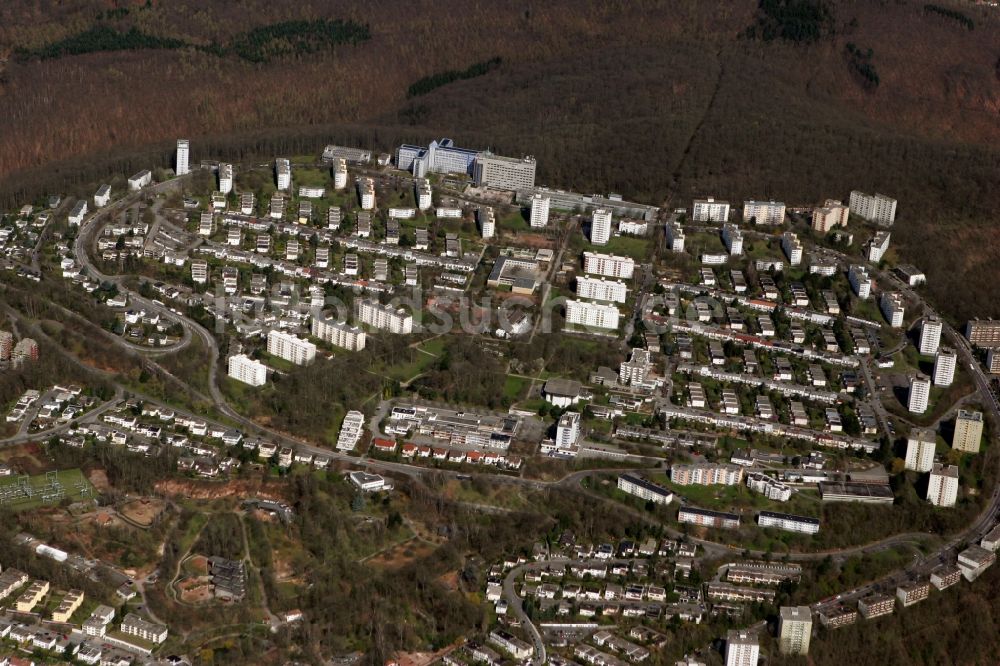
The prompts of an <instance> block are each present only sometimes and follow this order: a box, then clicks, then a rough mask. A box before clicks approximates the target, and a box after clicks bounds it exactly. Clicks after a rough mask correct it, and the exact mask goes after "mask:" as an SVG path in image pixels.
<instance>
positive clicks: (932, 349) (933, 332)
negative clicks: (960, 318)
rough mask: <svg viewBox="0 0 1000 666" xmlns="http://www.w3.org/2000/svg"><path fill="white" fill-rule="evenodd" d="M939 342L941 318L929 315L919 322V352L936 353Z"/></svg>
mask: <svg viewBox="0 0 1000 666" xmlns="http://www.w3.org/2000/svg"><path fill="white" fill-rule="evenodd" d="M940 344H941V320H940V319H938V318H937V317H936V316H934V315H931V316H929V317H924V319H923V320H922V321H921V323H920V353H921V354H926V355H928V356H930V355H933V354H936V353H937V350H938V345H940Z"/></svg>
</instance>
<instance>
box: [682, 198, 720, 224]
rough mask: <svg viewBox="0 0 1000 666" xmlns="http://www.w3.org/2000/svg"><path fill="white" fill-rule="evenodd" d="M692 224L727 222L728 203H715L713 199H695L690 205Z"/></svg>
mask: <svg viewBox="0 0 1000 666" xmlns="http://www.w3.org/2000/svg"><path fill="white" fill-rule="evenodd" d="M691 221H692V222H728V221H729V202H728V201H716V200H715V198H714V197H707V198H705V199H695V200H694V203H693V204H692V205H691Z"/></svg>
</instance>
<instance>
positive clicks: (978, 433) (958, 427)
mask: <svg viewBox="0 0 1000 666" xmlns="http://www.w3.org/2000/svg"><path fill="white" fill-rule="evenodd" d="M982 440H983V413H982V412H974V411H971V410H965V409H960V410H958V416H956V417H955V434H954V436H953V437H952V439H951V448H953V449H955V450H956V451H962V452H964V453H979V446H980V444H981V443H982Z"/></svg>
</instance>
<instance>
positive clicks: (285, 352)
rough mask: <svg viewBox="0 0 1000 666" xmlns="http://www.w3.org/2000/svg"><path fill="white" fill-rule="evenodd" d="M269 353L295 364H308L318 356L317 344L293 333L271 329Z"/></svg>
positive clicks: (268, 344)
mask: <svg viewBox="0 0 1000 666" xmlns="http://www.w3.org/2000/svg"><path fill="white" fill-rule="evenodd" d="M267 353H268V354H271V355H272V356H277V357H278V358H283V359H285V360H286V361H289V362H291V363H294V364H295V365H306V364H307V363H311V362H312V361H313V359H315V358H316V345H314V344H313V343H311V342H309V341H308V340H303V339H301V338H297V337H295V336H294V335H292V334H291V333H285V332H284V331H271V332H269V333H268V334H267Z"/></svg>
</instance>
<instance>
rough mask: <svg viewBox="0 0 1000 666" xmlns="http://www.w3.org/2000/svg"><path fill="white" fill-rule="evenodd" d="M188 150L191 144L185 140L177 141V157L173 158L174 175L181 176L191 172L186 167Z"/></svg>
mask: <svg viewBox="0 0 1000 666" xmlns="http://www.w3.org/2000/svg"><path fill="white" fill-rule="evenodd" d="M190 149H191V144H190V143H189V142H188V140H187V139H177V157H176V158H175V159H176V167H177V168H176V169H174V173H176V174H177V175H178V176H183V175H184V174H186V173H188V172H189V171H190V170H191V169H190V167H189V166H188V160H189V158H190Z"/></svg>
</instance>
